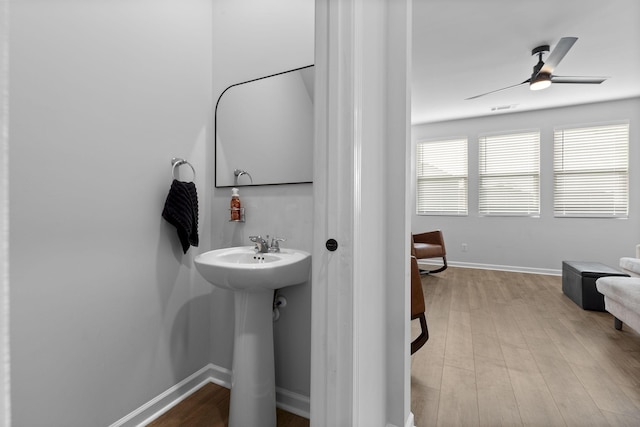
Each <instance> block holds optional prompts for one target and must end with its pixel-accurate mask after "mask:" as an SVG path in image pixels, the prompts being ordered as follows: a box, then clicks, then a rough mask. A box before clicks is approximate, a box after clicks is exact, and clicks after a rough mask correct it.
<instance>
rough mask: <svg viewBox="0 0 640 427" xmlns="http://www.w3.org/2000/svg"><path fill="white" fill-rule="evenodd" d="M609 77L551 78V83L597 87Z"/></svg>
mask: <svg viewBox="0 0 640 427" xmlns="http://www.w3.org/2000/svg"><path fill="white" fill-rule="evenodd" d="M608 78H609V77H591V76H551V83H574V84H592V85H597V84H600V83H602V82H604V81H605V80H607V79H608Z"/></svg>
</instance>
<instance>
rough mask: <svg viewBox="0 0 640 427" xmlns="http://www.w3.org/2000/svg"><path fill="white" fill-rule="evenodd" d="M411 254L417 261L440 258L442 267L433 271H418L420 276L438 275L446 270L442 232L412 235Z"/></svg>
mask: <svg viewBox="0 0 640 427" xmlns="http://www.w3.org/2000/svg"><path fill="white" fill-rule="evenodd" d="M411 237H412V243H413V244H412V246H411V247H412V252H411V255H414V256H415V257H416V258H417V259H419V260H421V259H426V258H442V262H443V265H442V267H440V268H437V269H435V270H420V273H422V274H431V273H440V272H441V271H444V270H446V268H447V251H446V249H445V247H444V237H443V236H442V231H440V230H435V231H429V232H426V233H419V234H413V235H412V236H411Z"/></svg>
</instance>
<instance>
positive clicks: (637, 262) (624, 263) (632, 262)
mask: <svg viewBox="0 0 640 427" xmlns="http://www.w3.org/2000/svg"><path fill="white" fill-rule="evenodd" d="M620 268H623V269H625V270H627V271H630V272H632V273H635V274H637V275H640V259H638V258H629V257H624V258H620Z"/></svg>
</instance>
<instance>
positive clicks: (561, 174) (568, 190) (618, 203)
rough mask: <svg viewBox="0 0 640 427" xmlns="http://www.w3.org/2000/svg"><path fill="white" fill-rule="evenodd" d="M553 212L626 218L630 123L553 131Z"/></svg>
mask: <svg viewBox="0 0 640 427" xmlns="http://www.w3.org/2000/svg"><path fill="white" fill-rule="evenodd" d="M553 191H554V215H555V216H556V217H604V218H626V217H627V216H628V214H629V207H628V205H629V203H628V200H629V123H628V122H625V123H615V124H608V125H601V126H589V127H580V128H556V129H555V130H554V183H553Z"/></svg>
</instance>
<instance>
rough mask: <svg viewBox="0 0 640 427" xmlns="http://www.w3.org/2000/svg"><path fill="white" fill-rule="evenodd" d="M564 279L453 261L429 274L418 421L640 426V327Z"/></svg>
mask: <svg viewBox="0 0 640 427" xmlns="http://www.w3.org/2000/svg"><path fill="white" fill-rule="evenodd" d="M561 281H562V279H561V277H557V276H544V275H535V274H524V273H508V272H500V271H487V270H474V269H463V268H453V267H449V269H447V270H446V271H444V272H442V273H439V274H434V275H431V276H423V278H422V286H423V289H424V292H425V300H426V306H427V321H428V326H429V333H430V338H429V341H428V342H427V343H426V344H425V346H424V347H423V348H422V349H420V350H419V351H418V352H417V353H415V354H414V355H413V356H412V367H411V395H412V396H411V400H412V402H411V410H412V412H413V414H414V416H415V418H416V426H417V427H426V426H500V425H503V426H518V425H525V426H565V425H566V426H608V425H611V426H640V335H638V334H637V333H636V332H634V331H632V330H631V329H629V328H627V327H626V326H625V327H623V330H622V331H617V330H615V329H614V328H613V318H612V316H611V315H610V314H609V313H601V312H592V311H584V310H582V309H581V308H580V307H578V306H577V305H576V304H574V303H573V302H572V301H571V300H570V299H568V298H567V297H566V296H564V295H563V294H562V287H561V286H562V284H561ZM414 323H417V322H414ZM412 330H413V332H414V333H415V334H417V332H418V328H417V325H412ZM414 336H415V335H414Z"/></svg>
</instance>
